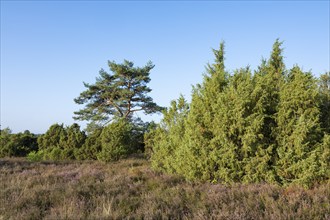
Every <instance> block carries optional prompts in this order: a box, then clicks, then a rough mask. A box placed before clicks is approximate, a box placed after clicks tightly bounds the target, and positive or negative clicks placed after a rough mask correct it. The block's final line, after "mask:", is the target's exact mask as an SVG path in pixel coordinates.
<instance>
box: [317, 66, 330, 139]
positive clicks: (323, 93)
mask: <svg viewBox="0 0 330 220" xmlns="http://www.w3.org/2000/svg"><path fill="white" fill-rule="evenodd" d="M319 93H320V95H319V96H320V111H321V116H320V121H321V128H322V129H323V130H324V131H325V132H326V133H328V134H330V72H327V73H325V74H322V75H321V76H320V79H319Z"/></svg>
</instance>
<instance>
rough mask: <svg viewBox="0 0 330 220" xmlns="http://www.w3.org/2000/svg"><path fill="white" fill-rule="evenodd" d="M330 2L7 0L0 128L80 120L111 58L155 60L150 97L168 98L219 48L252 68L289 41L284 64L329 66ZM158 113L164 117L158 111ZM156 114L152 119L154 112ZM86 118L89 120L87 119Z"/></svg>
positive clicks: (230, 63)
mask: <svg viewBox="0 0 330 220" xmlns="http://www.w3.org/2000/svg"><path fill="white" fill-rule="evenodd" d="M329 7H330V6H329V1H290V2H286V1H267V2H262V1H234V2H230V1H219V2H216V1H207V2H205V1H181V2H174V1H170V2H166V1H156V2H150V1H141V2H139V1H126V2H125V1H124V2H119V1H117V2H115V1H109V2H108V1H70V2H65V1H44V2H43V1H1V127H2V128H5V127H8V126H9V127H10V128H11V129H12V130H13V132H20V131H24V130H26V129H28V130H30V131H32V132H35V133H43V132H45V131H46V130H47V129H48V128H49V126H50V125H51V124H53V123H64V124H66V125H69V124H72V123H73V122H74V121H73V119H72V116H73V112H74V111H76V110H78V109H79V108H81V107H82V106H79V105H76V104H75V103H74V101H73V99H74V98H75V97H77V96H78V95H79V93H80V92H82V91H83V90H84V87H83V84H82V82H83V81H85V82H88V83H93V82H94V81H95V77H96V76H97V75H98V71H99V70H100V69H101V68H104V69H106V70H107V60H114V61H116V62H122V61H123V59H128V60H131V61H133V62H134V63H135V64H136V65H138V66H141V65H144V64H146V63H147V61H149V60H151V61H153V62H154V64H155V65H156V67H155V68H154V69H153V70H152V72H151V75H150V76H151V82H150V87H151V88H152V89H153V91H152V93H151V96H152V97H153V98H154V101H156V102H157V103H158V104H160V105H162V106H169V102H170V100H172V99H176V98H178V96H179V94H180V93H182V94H183V95H184V96H185V97H186V98H187V99H188V100H189V99H190V92H191V85H194V84H196V83H199V82H201V81H202V74H203V72H204V71H205V69H204V67H205V65H206V63H207V62H212V61H213V54H212V51H211V48H217V47H218V45H219V43H220V41H221V40H224V41H225V42H226V68H227V69H228V70H233V69H235V68H240V67H243V66H246V65H250V66H251V67H252V68H253V69H254V68H256V67H257V65H258V64H259V63H260V60H261V58H262V57H265V58H268V56H269V54H270V51H271V47H272V44H273V42H274V41H275V39H276V38H280V39H281V40H283V41H284V47H285V50H284V56H285V57H286V65H287V67H288V68H291V67H292V66H293V65H294V64H299V65H300V66H302V67H303V69H304V70H306V71H308V70H312V72H313V73H314V74H315V75H316V76H318V75H319V74H320V73H324V72H325V71H329V69H330V67H329V66H330V64H329V59H330V58H329V53H330V48H329V40H330V37H329V26H330V25H329V13H330V12H329V10H330V9H329ZM154 118H155V119H156V120H157V119H159V118H160V116H154ZM148 119H150V118H148ZM80 124H82V125H83V124H84V123H80Z"/></svg>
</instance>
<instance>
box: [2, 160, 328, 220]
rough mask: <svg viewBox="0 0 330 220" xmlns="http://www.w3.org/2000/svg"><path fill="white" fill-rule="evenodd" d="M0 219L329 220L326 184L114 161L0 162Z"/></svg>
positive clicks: (138, 162)
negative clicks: (208, 175)
mask: <svg viewBox="0 0 330 220" xmlns="http://www.w3.org/2000/svg"><path fill="white" fill-rule="evenodd" d="M0 169H1V172H0V185H1V190H0V204H1V205H0V213H1V214H0V219H22V220H23V219H169V218H171V219H329V218H330V214H329V213H330V206H329V204H330V201H329V200H330V185H329V182H326V183H324V184H322V185H315V186H314V187H313V188H310V189H305V188H302V187H300V186H290V187H282V186H278V185H272V184H267V183H260V184H232V185H222V184H212V183H202V182H198V181H195V182H190V181H186V180H184V178H182V177H180V176H177V175H169V174H163V173H160V172H157V171H154V170H153V169H151V168H150V162H149V161H148V160H146V159H145V158H144V156H143V155H141V154H135V155H133V156H130V157H129V158H126V159H122V160H119V161H117V162H111V163H103V162H99V161H43V162H29V161H27V160H26V159H24V158H2V159H0Z"/></svg>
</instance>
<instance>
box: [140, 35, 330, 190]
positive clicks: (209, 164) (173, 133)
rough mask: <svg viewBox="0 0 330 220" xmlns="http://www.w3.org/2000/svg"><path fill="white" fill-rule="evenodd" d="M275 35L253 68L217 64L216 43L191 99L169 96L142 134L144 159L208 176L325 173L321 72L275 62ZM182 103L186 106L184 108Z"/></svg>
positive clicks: (308, 179)
mask: <svg viewBox="0 0 330 220" xmlns="http://www.w3.org/2000/svg"><path fill="white" fill-rule="evenodd" d="M281 46H282V42H280V41H279V40H276V41H275V43H274V45H273V50H272V53H271V56H270V59H269V60H268V61H267V60H263V61H262V63H261V65H260V66H259V68H258V69H257V70H256V71H255V73H254V74H252V73H251V71H250V69H249V68H248V67H247V68H242V69H239V70H236V71H234V73H233V74H232V75H230V74H229V73H228V72H226V71H225V66H224V45H223V43H221V44H220V48H219V50H213V52H214V55H215V57H216V59H215V63H214V64H212V65H210V64H208V66H207V74H205V76H204V81H203V83H202V84H198V85H197V86H196V87H194V88H193V92H192V101H191V103H190V104H189V105H188V103H186V102H185V101H184V102H182V101H181V102H182V103H184V105H182V104H181V105H180V104H179V103H180V99H181V98H180V99H179V100H178V102H176V101H173V102H172V104H171V107H170V108H169V109H168V110H167V111H164V118H163V120H162V121H161V123H160V125H159V126H158V127H157V128H156V129H154V130H152V131H150V132H149V133H148V134H147V135H146V136H145V137H146V147H147V148H148V149H151V150H150V151H151V162H152V166H153V167H154V168H155V169H157V170H162V171H165V172H169V173H177V174H181V175H183V176H184V177H185V178H187V179H192V180H203V181H210V182H226V183H234V182H245V183H251V182H254V183H255V182H258V183H260V182H270V183H278V184H283V185H289V184H299V185H304V186H307V187H308V186H311V185H313V184H315V183H317V182H322V181H326V180H328V179H329V177H330V175H329V171H328V170H329V166H330V165H329V152H330V149H329V148H330V144H329V140H330V138H329V135H328V133H329V125H330V123H329V122H330V121H329V115H330V114H329V112H330V111H329V106H330V104H329V103H330V93H329V91H330V89H329V88H330V87H329V79H330V78H329V74H328V73H327V74H325V75H322V76H321V80H320V81H319V84H317V81H316V80H315V79H314V78H313V76H312V74H311V73H304V72H302V71H301V70H300V68H299V67H294V68H292V69H291V70H290V71H287V70H286V69H285V65H284V62H283V55H282V53H283V49H282V48H281ZM188 106H189V108H188Z"/></svg>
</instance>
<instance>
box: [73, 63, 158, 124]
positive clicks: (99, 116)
mask: <svg viewBox="0 0 330 220" xmlns="http://www.w3.org/2000/svg"><path fill="white" fill-rule="evenodd" d="M108 66H109V68H110V70H111V72H112V73H107V72H106V71H105V70H103V69H101V70H100V72H99V74H100V76H99V77H97V78H96V82H95V84H87V83H84V86H85V87H86V88H87V89H86V90H85V91H83V92H82V93H80V96H79V97H78V98H76V99H74V101H75V102H76V103H77V104H86V105H85V108H83V109H81V110H80V111H77V112H74V114H75V115H76V116H74V117H73V118H74V119H76V120H87V121H92V122H99V123H108V122H109V121H111V119H112V118H113V117H119V118H125V119H131V118H132V117H133V114H134V113H135V112H138V111H142V112H144V113H145V114H151V113H155V112H157V111H160V110H162V107H160V106H158V105H157V104H156V103H154V102H153V100H152V98H151V97H150V96H148V93H149V92H151V89H150V88H149V87H148V86H147V84H148V83H149V82H150V77H149V74H150V71H151V70H152V69H153V68H154V65H153V64H152V62H148V63H147V64H146V65H145V66H144V67H142V68H140V67H134V63H133V62H130V61H127V60H124V63H123V64H117V63H115V62H111V61H108Z"/></svg>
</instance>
